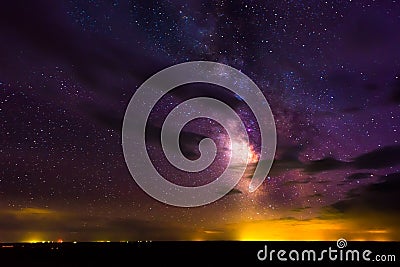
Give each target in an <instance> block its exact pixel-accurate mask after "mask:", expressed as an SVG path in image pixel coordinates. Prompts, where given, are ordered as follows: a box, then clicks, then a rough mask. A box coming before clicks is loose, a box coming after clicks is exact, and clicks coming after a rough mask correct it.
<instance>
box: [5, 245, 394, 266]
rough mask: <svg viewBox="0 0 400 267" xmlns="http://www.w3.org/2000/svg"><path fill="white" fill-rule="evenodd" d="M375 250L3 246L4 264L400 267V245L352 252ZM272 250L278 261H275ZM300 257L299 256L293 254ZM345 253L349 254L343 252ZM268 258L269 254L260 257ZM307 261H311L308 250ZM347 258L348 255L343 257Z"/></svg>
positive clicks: (353, 247) (352, 247) (334, 247)
mask: <svg viewBox="0 0 400 267" xmlns="http://www.w3.org/2000/svg"><path fill="white" fill-rule="evenodd" d="M265 245H267V253H268V257H267V258H266V259H264V260H263V261H260V260H259V259H258V257H257V254H258V253H259V252H260V250H265ZM329 247H331V249H332V250H336V252H335V253H336V254H337V256H338V257H337V259H336V260H335V261H332V260H330V259H329V258H328V254H327V253H326V254H325V257H324V258H323V259H322V260H320V261H319V260H318V257H319V255H320V252H321V251H322V250H324V249H329ZM367 249H368V250H371V251H372V254H371V255H370V256H369V258H371V260H370V261H363V260H362V259H360V260H359V261H357V260H351V262H345V261H346V260H344V259H342V260H340V258H339V256H340V254H339V252H340V249H338V247H337V244H336V242H270V241H265V242H264V241H259V242H245V241H243V242H240V241H234V242H227V241H205V242H204V241H197V242H189V241H182V242H169V241H165V242H163V241H161V242H160V241H157V242H150V241H147V242H145V241H141V242H138V241H134V242H111V243H99V242H93V243H68V242H64V243H16V244H10V243H2V244H0V262H1V265H0V266H100V264H101V266H107V265H108V266H121V265H122V264H124V265H125V264H126V265H127V266H147V265H150V266H153V265H155V264H156V263H158V262H160V263H162V265H163V266H172V265H174V266H176V265H178V266H181V265H183V266H193V265H195V266H198V265H199V264H202V265H204V266H216V265H219V266H221V265H222V266H228V265H232V266H236V265H238V264H240V263H243V262H245V263H246V266H253V265H258V266H261V265H264V266H268V265H269V266H276V265H278V266H283V265H291V266H298V265H314V266H321V264H322V263H323V266H337V265H341V264H348V263H350V264H352V265H354V264H356V265H358V264H361V263H362V265H365V264H366V265H369V266H375V265H376V264H379V265H381V266H398V262H399V261H400V242H348V244H347V247H346V248H343V249H342V250H343V252H344V253H346V251H347V250H359V251H360V257H361V253H362V252H363V251H364V250H367ZM272 250H275V251H274V252H272V257H273V259H272V260H271V259H270V257H269V256H270V253H271V251H272ZM279 250H286V251H287V253H286V254H285V255H283V258H285V257H286V258H288V254H289V252H290V251H291V250H297V251H299V253H300V257H301V253H302V251H304V250H315V251H316V253H317V259H316V260H315V261H314V260H313V259H312V257H311V259H306V260H305V261H301V259H300V260H299V261H296V260H294V261H292V260H290V259H287V260H286V261H281V260H279V259H278V258H277V253H278V251H279ZM377 254H384V255H394V257H395V258H394V259H393V258H392V259H390V260H389V259H388V258H386V261H385V262H380V263H377V262H376V261H375V260H374V256H375V255H377ZM292 255H295V254H292ZM343 255H345V254H343ZM259 256H260V257H263V256H264V251H262V252H260V253H259ZM305 257H306V258H308V252H306V254H305ZM343 257H344V256H343Z"/></svg>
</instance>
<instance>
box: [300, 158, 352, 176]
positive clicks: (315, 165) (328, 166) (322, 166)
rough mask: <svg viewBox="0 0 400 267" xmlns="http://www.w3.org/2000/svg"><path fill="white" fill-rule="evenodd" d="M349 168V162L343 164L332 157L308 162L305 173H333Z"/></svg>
mask: <svg viewBox="0 0 400 267" xmlns="http://www.w3.org/2000/svg"><path fill="white" fill-rule="evenodd" d="M346 166H348V163H347V162H343V161H340V160H337V159H334V158H332V157H328V158H324V159H320V160H313V161H310V162H308V163H307V164H306V165H305V166H304V172H306V173H318V172H323V171H331V170H337V169H342V168H344V167H346Z"/></svg>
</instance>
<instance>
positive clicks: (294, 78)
mask: <svg viewBox="0 0 400 267" xmlns="http://www.w3.org/2000/svg"><path fill="white" fill-rule="evenodd" d="M19 2H20V1H7V3H4V7H2V8H1V10H0V33H1V42H0V62H1V64H0V92H1V94H0V118H1V122H2V125H1V130H0V136H1V147H0V157H1V169H0V171H1V172H0V196H1V201H0V207H1V211H0V217H1V218H2V219H1V220H0V221H1V222H0V241H24V240H25V241H26V240H33V239H35V240H42V239H51V240H57V239H59V238H62V239H65V240H100V239H102V240H105V239H111V240H127V239H133V240H135V239H190V240H192V239H269V238H270V239H289V240H290V239H317V240H320V239H322V240H325V239H336V237H339V236H338V235H339V234H344V233H345V234H346V235H347V236H346V237H348V238H349V239H373V240H387V239H394V240H400V230H399V227H398V225H399V223H400V218H399V217H398V213H399V207H398V205H397V204H396V203H397V200H398V194H399V193H400V183H399V181H400V180H399V179H400V160H399V159H400V144H399V140H400V136H399V133H400V49H399V47H400V35H399V34H398V33H399V32H400V4H399V3H398V2H397V1H385V2H384V3H382V2H381V1H316V2H315V3H308V2H307V1H158V2H152V1H117V0H114V1H96V0H93V1H84V2H81V1H64V2H62V3H61V2H54V3H53V2H52V1H35V3H33V2H32V3H31V2H29V3H27V2H24V3H19ZM21 2H22V1H21ZM194 60H207V61H215V62H220V63H224V64H227V65H230V66H232V67H234V68H236V69H239V70H240V71H242V72H243V73H245V74H246V75H247V76H249V77H250V78H251V79H252V80H253V81H254V82H255V83H256V84H257V85H258V86H259V88H260V89H261V90H262V92H263V94H264V95H265V97H266V99H267V100H268V102H269V104H270V106H271V110H272V112H273V114H274V118H275V122H276V127H277V136H278V144H277V153H276V158H275V162H274V164H273V167H272V169H271V171H270V173H269V175H268V177H267V179H266V180H265V182H264V183H263V185H262V186H261V187H260V188H259V189H258V190H257V191H256V192H254V193H249V192H248V190H247V188H248V187H247V185H248V183H249V181H250V179H249V178H250V177H251V175H252V170H253V169H254V166H255V164H256V163H257V158H258V153H259V152H260V146H261V145H262V144H261V142H260V133H259V130H260V129H259V125H258V124H257V121H256V120H255V117H254V114H252V112H251V110H250V109H249V107H248V106H247V105H246V103H245V102H244V101H243V99H241V97H240V96H238V95H234V94H232V93H230V92H229V91H227V90H226V89H223V88H220V87H218V86H214V85H208V84H190V85H185V86H182V87H181V88H179V87H178V88H176V89H175V90H174V91H173V92H171V93H169V94H167V95H166V96H164V97H163V98H162V99H161V101H160V102H159V103H158V105H157V106H156V107H155V108H154V109H153V111H152V113H151V116H150V120H149V122H148V125H147V126H148V131H147V136H146V140H147V148H148V151H149V155H150V157H151V158H152V159H153V162H154V164H155V166H156V168H157V169H159V170H160V173H163V174H164V175H165V176H166V179H168V180H170V181H173V182H176V183H178V184H182V185H188V186H197V185H201V184H204V183H207V182H210V181H212V180H213V179H215V177H216V176H217V175H218V174H220V173H221V172H222V171H223V170H224V168H225V167H226V157H227V156H229V149H227V147H229V146H227V140H226V131H225V130H224V129H223V128H222V127H221V126H220V125H219V124H218V123H216V122H214V121H211V120H207V119H198V120H195V121H192V122H190V123H189V124H188V125H187V126H185V128H184V129H183V130H184V131H183V132H182V134H181V148H182V152H183V154H184V155H185V156H186V157H188V158H189V159H195V158H197V157H198V156H199V151H198V142H199V141H200V140H201V139H202V138H204V137H210V138H212V139H213V140H214V141H215V142H216V143H217V146H218V148H219V150H218V154H217V158H216V161H215V162H214V163H213V164H212V165H211V166H210V168H208V169H206V170H204V171H202V172H200V173H197V174H196V173H194V174H188V173H185V172H182V171H179V170H177V169H176V168H174V167H173V166H171V165H170V164H169V163H168V161H167V160H166V158H165V156H164V154H163V153H162V149H161V146H160V140H159V138H160V127H161V125H162V122H163V120H164V119H165V117H166V116H167V115H168V113H169V112H170V111H171V110H172V109H173V108H174V107H175V106H176V105H178V104H180V103H182V102H183V101H185V100H187V99H190V98H193V97H198V96H209V97H213V98H216V99H219V100H221V101H224V102H225V103H227V104H229V105H230V106H231V107H232V108H233V109H234V110H235V111H236V112H237V114H238V115H239V116H240V117H241V119H242V121H243V123H244V125H245V127H246V130H247V133H248V135H249V139H250V143H249V144H248V146H249V147H250V148H251V151H252V154H251V163H250V164H249V166H248V168H247V171H246V175H245V177H243V179H242V180H241V181H240V182H239V184H238V185H237V187H236V188H235V189H233V190H232V191H231V192H230V193H229V194H228V195H227V196H225V197H224V198H223V199H221V200H219V201H217V202H215V203H213V204H210V205H207V206H204V207H199V208H193V209H186V208H185V209H183V208H176V207H171V206H168V205H164V204H161V203H159V202H157V201H156V200H154V199H152V198H151V197H149V196H147V195H146V194H145V193H144V192H143V191H142V190H141V189H140V188H139V187H138V186H137V185H136V184H135V182H134V180H133V179H132V178H131V176H130V174H129V172H128V170H127V167H126V165H125V161H124V157H123V154H122V147H121V127H122V119H123V116H124V112H125V109H126V107H127V105H128V102H129V100H130V98H131V97H132V95H133V94H134V92H135V90H136V89H137V88H138V87H139V86H140V85H141V84H142V83H143V82H144V81H145V80H146V79H148V78H149V77H150V76H151V75H153V74H155V73H156V72H158V71H160V70H162V69H164V68H166V67H169V66H172V65H174V64H177V63H182V62H187V61H194ZM238 86H240V84H239V85H238ZM233 147H235V144H233ZM247 156H248V155H247V153H246V152H245V153H244V158H245V159H246V158H247ZM271 228H274V229H275V231H272V232H271ZM374 231H375V232H374Z"/></svg>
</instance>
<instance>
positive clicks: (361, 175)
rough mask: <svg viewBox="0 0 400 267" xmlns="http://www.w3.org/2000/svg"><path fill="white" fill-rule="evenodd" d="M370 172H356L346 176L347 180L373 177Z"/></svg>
mask: <svg viewBox="0 0 400 267" xmlns="http://www.w3.org/2000/svg"><path fill="white" fill-rule="evenodd" d="M371 175H373V174H372V173H370V172H356V173H353V174H351V175H349V176H347V177H346V179H347V180H361V179H368V178H371Z"/></svg>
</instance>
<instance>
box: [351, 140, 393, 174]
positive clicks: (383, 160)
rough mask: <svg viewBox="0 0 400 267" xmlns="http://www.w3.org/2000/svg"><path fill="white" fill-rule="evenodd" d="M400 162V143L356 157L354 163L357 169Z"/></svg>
mask: <svg viewBox="0 0 400 267" xmlns="http://www.w3.org/2000/svg"><path fill="white" fill-rule="evenodd" d="M398 164H400V145H397V146H386V147H382V148H378V149H376V150H373V151H371V152H368V153H365V154H363V155H360V156H358V157H356V158H355V159H354V160H353V162H352V165H353V166H354V167H355V168H357V169H382V168H386V167H391V166H396V165H398Z"/></svg>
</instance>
